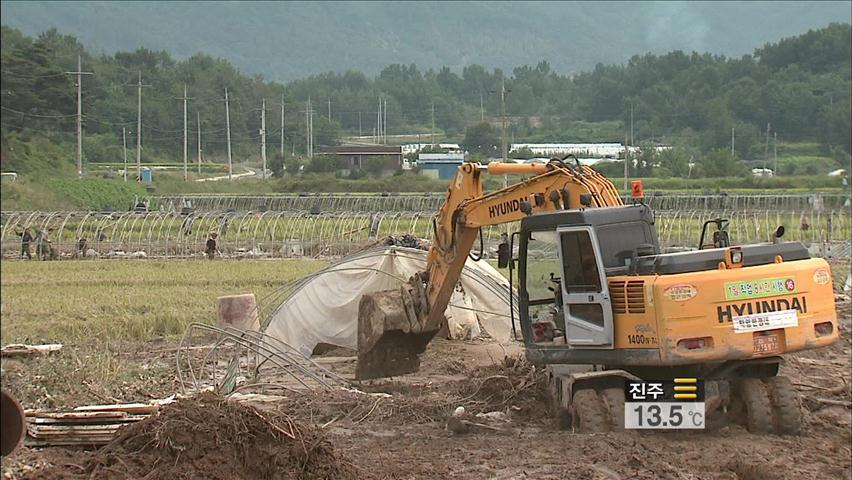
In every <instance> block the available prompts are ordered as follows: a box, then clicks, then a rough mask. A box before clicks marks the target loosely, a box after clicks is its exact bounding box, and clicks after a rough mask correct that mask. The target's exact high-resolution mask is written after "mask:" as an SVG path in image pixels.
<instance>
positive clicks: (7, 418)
mask: <svg viewBox="0 0 852 480" xmlns="http://www.w3.org/2000/svg"><path fill="white" fill-rule="evenodd" d="M26 433H27V420H26V417H25V416H24V409H23V408H21V404H20V403H18V401H17V400H15V398H14V397H13V396H11V395H9V394H8V393H6V391H5V390H0V454H2V455H3V456H6V455H9V454H10V453H12V452H14V451H15V449H17V448H18V447H19V446H20V445H21V442H23V441H24V436H25V435H26Z"/></svg>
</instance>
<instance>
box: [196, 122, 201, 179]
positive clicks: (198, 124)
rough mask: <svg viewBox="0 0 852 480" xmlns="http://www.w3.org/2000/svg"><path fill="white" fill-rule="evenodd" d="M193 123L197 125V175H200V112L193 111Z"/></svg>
mask: <svg viewBox="0 0 852 480" xmlns="http://www.w3.org/2000/svg"><path fill="white" fill-rule="evenodd" d="M195 115H196V118H195V125H196V126H197V127H198V175H201V112H195Z"/></svg>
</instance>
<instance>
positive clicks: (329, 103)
mask: <svg viewBox="0 0 852 480" xmlns="http://www.w3.org/2000/svg"><path fill="white" fill-rule="evenodd" d="M328 121H329V122H330V121H331V97H328Z"/></svg>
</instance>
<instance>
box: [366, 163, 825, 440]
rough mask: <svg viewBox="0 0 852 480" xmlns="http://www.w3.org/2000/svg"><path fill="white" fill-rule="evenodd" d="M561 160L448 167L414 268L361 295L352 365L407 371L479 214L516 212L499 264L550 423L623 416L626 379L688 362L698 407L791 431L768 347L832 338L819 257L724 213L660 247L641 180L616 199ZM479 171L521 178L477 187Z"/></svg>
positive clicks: (792, 417) (594, 175)
mask: <svg viewBox="0 0 852 480" xmlns="http://www.w3.org/2000/svg"><path fill="white" fill-rule="evenodd" d="M566 160H568V158H564V159H561V160H560V159H554V160H551V161H550V162H548V163H546V164H508V163H494V162H492V163H489V164H487V165H480V164H478V163H464V164H462V165H461V166H460V167H459V169H458V173H457V174H456V176H455V178H454V179H453V181H452V183H451V185H450V187H449V189H448V192H447V196H446V200H445V202H444V204H443V206H442V207H441V209H440V212H439V213H438V215H437V218H436V219H435V220H434V221H433V229H434V232H433V241H432V245H431V247H430V249H429V253H428V257H427V262H428V263H427V267H426V270H425V271H423V272H420V273H418V274H416V275H414V276H413V277H412V278H411V279H410V280H409V281H408V282H407V283H405V284H404V285H402V286H401V287H400V288H398V289H394V290H386V291H381V292H376V293H373V294H369V295H365V296H363V297H362V298H361V301H360V304H359V318H358V363H357V365H356V378H358V379H370V378H380V377H387V376H395V375H402V374H405V373H411V372H414V371H416V370H417V369H418V368H419V355H420V354H421V353H423V352H424V351H425V349H426V346H427V344H428V343H429V341H430V340H431V339H432V338H433V337H434V336H435V334H436V333H437V332H438V331H439V330H440V329H441V327H442V326H443V324H444V323H445V318H444V312H445V310H446V308H447V304H448V303H449V300H450V297H451V295H452V293H453V289H454V287H455V285H456V283H457V282H458V280H459V276H460V275H461V272H462V269H463V266H464V263H465V260H466V259H467V258H468V256H471V257H474V255H473V254H472V250H473V248H474V245H475V244H476V241H477V237H479V243H480V253H479V256H480V257H481V255H482V236H481V235H482V233H481V228H482V227H484V226H488V225H497V224H504V223H509V222H519V225H520V228H519V230H518V231H517V232H514V233H512V234H511V235H510V236H508V237H507V239H506V240H507V241H505V242H503V243H501V244H500V246H499V248H498V264H499V266H500V267H501V268H505V267H507V266H508V267H509V281H510V283H512V284H513V285H514V280H513V277H514V274H515V270H517V285H516V286H517V303H518V305H517V306H518V323H519V326H520V332H521V335H522V337H523V341H524V346H525V351H526V357H527V359H528V360H529V361H530V362H532V363H533V364H535V365H542V366H546V367H547V369H548V371H549V372H550V375H551V380H552V388H553V392H554V397H555V398H554V399H555V401H556V403H555V404H556V405H557V413H558V414H559V418H560V419H561V422H562V423H563V425H564V426H573V427H574V428H575V429H578V430H579V431H585V432H594V431H609V430H619V429H622V428H624V417H625V415H624V403H625V393H624V386H625V382H636V381H643V380H649V379H661V378H675V377H691V378H698V379H701V380H703V381H704V384H705V391H706V402H707V410H708V412H707V413H708V414H709V413H710V411H712V410H715V409H718V408H719V407H723V409H724V410H725V411H727V412H728V413H729V414H735V415H736V417H737V418H738V419H741V420H742V421H743V422H744V423H745V424H746V426H747V427H748V429H749V430H750V431H752V432H755V433H769V432H776V433H782V434H796V433H798V432H799V430H800V428H801V424H802V418H801V407H800V400H799V398H798V396H797V393H796V391H795V389H794V388H793V386H792V385H791V383H790V381H789V380H788V379H787V378H785V377H782V376H778V370H779V365H780V363H781V362H782V358H781V355H783V354H785V353H790V352H796V351H801V350H807V349H814V348H819V347H823V346H826V345H829V344H831V343H833V342H835V341H836V340H837V338H838V334H839V332H838V324H837V315H836V311H835V305H834V293H833V287H832V278H831V271H830V269H829V266H828V264H827V263H826V262H825V261H824V260H823V259H819V258H810V256H809V254H808V251H807V249H806V248H805V247H804V246H803V245H802V244H801V243H798V242H783V241H781V236H782V235H783V227H780V228H779V229H778V231H776V237H777V238H775V239H773V241H770V242H767V243H765V244H753V245H741V246H734V245H732V242H731V239H730V236H729V233H728V231H727V221H726V220H724V219H713V220H710V221H707V222H705V223H704V224H703V226H702V228H701V234H700V240H699V242H698V245H697V248H696V249H695V250H692V251H687V252H679V253H661V251H660V246H659V240H658V237H657V231H656V227H655V220H654V213H653V211H652V210H651V209H650V208H649V207H648V206H646V205H645V204H644V203H643V200H642V199H643V193H642V187H641V183H638V182H634V183H633V197H634V199H633V202H632V204H629V205H626V204H624V202H623V201H622V199H621V197H620V196H619V194H618V192H617V190H616V189H615V187H614V186H613V184H612V183H611V182H610V181H609V180H607V179H606V178H605V177H603V176H602V175H600V174H599V173H598V172H596V171H594V170H593V169H592V168H591V167H588V166H584V165H580V164H579V162H577V161H576V159H574V163H573V164H572V163H568V162H566ZM486 173H488V174H493V175H506V174H519V175H525V176H528V178H527V179H525V180H523V181H521V182H519V183H516V184H514V185H510V186H508V187H506V188H503V189H501V190H498V191H495V192H492V193H485V192H484V191H483V183H484V181H483V180H484V174H486ZM708 227H709V228H715V229H714V230H713V231H712V232H710V234H708ZM705 239H707V240H706V241H705ZM474 258H475V257H474ZM510 297H512V296H511V295H510ZM510 310H511V311H512V324H513V326H514V325H515V318H514V308H511V309H510Z"/></svg>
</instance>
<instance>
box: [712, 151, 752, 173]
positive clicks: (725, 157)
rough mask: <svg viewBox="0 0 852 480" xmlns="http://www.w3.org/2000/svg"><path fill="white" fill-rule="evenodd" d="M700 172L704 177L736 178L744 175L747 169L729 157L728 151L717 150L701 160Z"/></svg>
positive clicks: (735, 159)
mask: <svg viewBox="0 0 852 480" xmlns="http://www.w3.org/2000/svg"><path fill="white" fill-rule="evenodd" d="M701 170H702V171H703V172H704V176H705V177H737V176H742V175H746V174H747V172H748V169H747V168H746V167H745V165H743V164H742V163H740V161H739V160H737V158H736V157H734V156H731V152H730V150H727V149H724V148H718V149H715V150H711V151H710V152H708V153H707V154H705V155H704V156H703V157H702V158H701Z"/></svg>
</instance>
